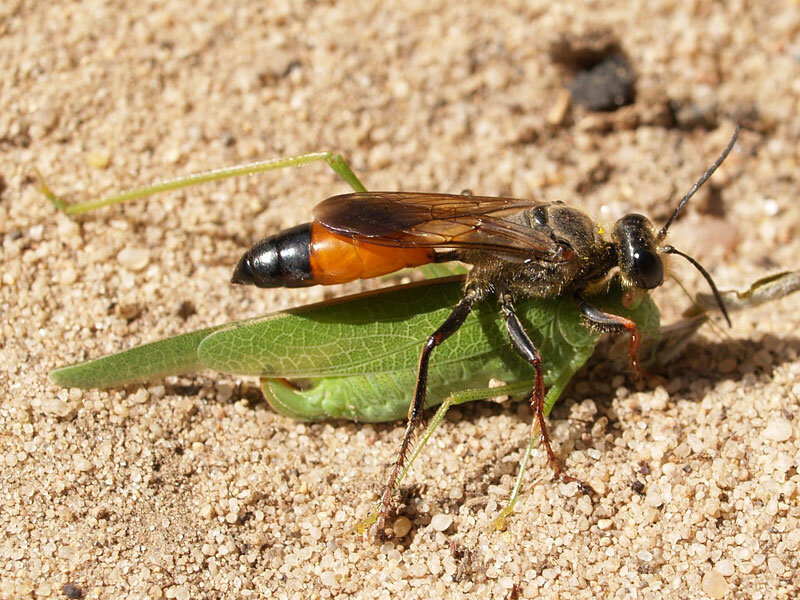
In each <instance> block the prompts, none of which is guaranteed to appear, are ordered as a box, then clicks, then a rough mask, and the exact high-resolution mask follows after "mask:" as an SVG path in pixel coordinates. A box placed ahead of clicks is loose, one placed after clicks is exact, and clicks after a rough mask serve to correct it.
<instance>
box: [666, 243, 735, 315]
mask: <svg viewBox="0 0 800 600" xmlns="http://www.w3.org/2000/svg"><path fill="white" fill-rule="evenodd" d="M661 250H662V251H663V252H664V253H665V254H677V255H678V256H682V257H683V258H685V259H686V260H688V261H689V262H690V263H692V264H693V265H694V267H695V269H697V270H698V271H700V274H701V275H702V276H703V277H705V278H706V281H707V282H708V285H709V286H710V287H711V291H712V292H713V294H714V298H715V299H716V301H717V304H719V310H720V311H721V312H722V314H723V316H724V317H725V320H726V321H727V322H728V327H733V325H732V324H731V318H730V317H729V316H728V310H727V309H726V308H725V303H724V302H723V301H722V296H720V293H719V290H718V289H717V286H716V284H715V283H714V280H713V279H711V275H709V274H708V271H706V270H705V269H704V268H703V265H701V264H700V263H699V262H697V261H696V260H695V259H693V258H692V257H691V256H689V255H688V254H684V253H683V252H681V251H680V250H678V249H677V248H675V247H674V246H664V247H663V248H662V249H661Z"/></svg>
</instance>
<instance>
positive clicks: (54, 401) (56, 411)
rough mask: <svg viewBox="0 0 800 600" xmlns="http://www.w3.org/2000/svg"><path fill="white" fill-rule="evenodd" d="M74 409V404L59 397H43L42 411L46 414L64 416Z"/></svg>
mask: <svg viewBox="0 0 800 600" xmlns="http://www.w3.org/2000/svg"><path fill="white" fill-rule="evenodd" d="M74 409H75V407H74V405H72V404H70V403H69V402H67V401H66V400H62V399H60V398H45V399H44V400H42V412H44V414H46V415H53V416H56V417H66V416H68V415H69V414H70V413H72V411H73V410H74Z"/></svg>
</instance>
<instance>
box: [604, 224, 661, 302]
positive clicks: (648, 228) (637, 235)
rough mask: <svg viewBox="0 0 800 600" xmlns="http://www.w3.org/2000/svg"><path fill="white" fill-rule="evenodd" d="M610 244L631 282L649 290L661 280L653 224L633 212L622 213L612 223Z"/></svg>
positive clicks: (624, 274)
mask: <svg viewBox="0 0 800 600" xmlns="http://www.w3.org/2000/svg"><path fill="white" fill-rule="evenodd" d="M614 244H615V245H616V248H617V259H618V261H619V268H620V271H622V275H623V277H624V278H625V279H627V280H628V281H630V282H631V283H632V284H633V285H635V286H637V287H640V288H643V289H646V290H650V289H652V288H654V287H658V286H659V285H661V283H662V282H663V281H664V265H663V263H662V262H661V257H660V256H659V254H658V248H657V246H656V240H655V237H654V236H653V225H652V223H650V220H649V219H648V218H647V217H645V216H643V215H637V214H630V215H625V216H624V217H622V218H621V219H620V220H619V221H617V223H616V225H614Z"/></svg>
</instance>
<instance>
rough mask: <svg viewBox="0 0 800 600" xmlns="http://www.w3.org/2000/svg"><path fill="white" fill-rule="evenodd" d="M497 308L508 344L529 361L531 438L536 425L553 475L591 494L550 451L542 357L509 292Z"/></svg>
mask: <svg viewBox="0 0 800 600" xmlns="http://www.w3.org/2000/svg"><path fill="white" fill-rule="evenodd" d="M500 308H501V310H502V311H503V316H504V317H505V319H506V329H507V330H508V336H509V338H511V344H512V345H513V346H514V349H515V350H516V351H517V353H518V354H519V355H520V356H521V357H522V358H524V359H525V360H526V361H527V362H529V363H530V364H531V366H533V368H534V372H535V375H534V383H533V390H532V391H531V396H530V403H531V408H532V409H533V422H532V423H531V438H533V437H534V436H535V435H536V431H537V428H538V431H539V437H540V439H541V441H542V445H543V446H544V449H545V451H546V452H547V461H548V463H549V464H550V467H551V468H552V469H553V471H554V472H555V475H556V477H557V478H558V479H559V480H561V481H564V482H570V481H574V482H576V483H577V484H578V486H579V487H580V489H581V492H583V493H584V494H591V493H592V488H591V487H590V486H589V485H587V484H585V483H583V482H582V481H580V480H579V479H576V478H575V477H572V476H571V475H568V474H567V473H566V472H565V471H564V468H563V467H562V466H561V463H560V462H559V461H558V458H557V457H556V455H555V452H553V448H552V446H551V445H550V436H549V435H548V433H547V424H546V423H545V419H544V407H545V388H544V372H543V369H542V356H541V354H539V351H538V350H537V349H536V346H534V344H533V342H532V341H531V338H530V337H529V336H528V334H527V333H526V332H525V328H524V327H523V326H522V323H521V322H520V320H519V317H517V313H516V311H515V310H514V302H513V299H512V298H511V295H510V294H508V293H502V294H501V295H500Z"/></svg>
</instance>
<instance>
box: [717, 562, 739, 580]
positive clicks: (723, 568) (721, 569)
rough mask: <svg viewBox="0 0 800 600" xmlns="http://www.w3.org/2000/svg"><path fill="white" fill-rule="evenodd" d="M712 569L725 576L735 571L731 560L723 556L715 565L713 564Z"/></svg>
mask: <svg viewBox="0 0 800 600" xmlns="http://www.w3.org/2000/svg"><path fill="white" fill-rule="evenodd" d="M714 570H715V571H716V572H717V573H719V574H720V575H723V576H725V577H730V576H731V575H733V574H734V572H735V569H734V567H733V561H732V560H730V559H727V558H723V559H722V560H721V561H719V562H718V563H717V564H716V565H714Z"/></svg>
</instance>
